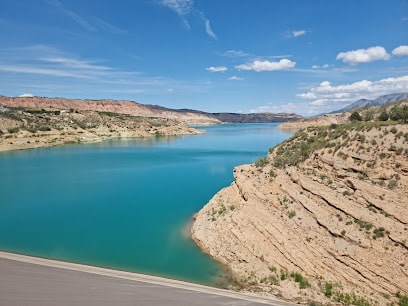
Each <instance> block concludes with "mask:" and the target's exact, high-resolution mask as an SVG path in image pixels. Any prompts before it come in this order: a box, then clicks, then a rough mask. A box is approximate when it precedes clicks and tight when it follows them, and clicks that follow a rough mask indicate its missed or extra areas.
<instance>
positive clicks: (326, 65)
mask: <svg viewBox="0 0 408 306" xmlns="http://www.w3.org/2000/svg"><path fill="white" fill-rule="evenodd" d="M329 67H330V65H329V64H324V65H322V66H319V65H313V66H312V69H320V68H323V69H327V68H329Z"/></svg>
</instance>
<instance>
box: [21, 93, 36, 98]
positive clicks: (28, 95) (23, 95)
mask: <svg viewBox="0 0 408 306" xmlns="http://www.w3.org/2000/svg"><path fill="white" fill-rule="evenodd" d="M18 97H19V98H32V97H34V96H33V95H32V94H29V93H25V94H22V95H19V96H18Z"/></svg>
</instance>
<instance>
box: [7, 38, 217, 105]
mask: <svg viewBox="0 0 408 306" xmlns="http://www.w3.org/2000/svg"><path fill="white" fill-rule="evenodd" d="M0 79H1V82H2V84H3V86H4V87H5V88H10V90H11V89H12V90H13V92H33V91H34V93H35V95H44V96H65V97H74V96H76V97H81V98H86V97H90V98H96V97H99V98H106V94H107V93H108V94H109V96H110V95H111V94H112V93H116V94H118V95H119V96H120V97H126V98H127V99H135V98H136V97H135V96H134V94H140V93H143V94H144V95H151V94H163V93H164V92H166V89H173V90H174V92H205V91H207V90H208V87H209V86H210V85H209V84H205V83H203V82H198V81H192V80H189V81H188V82H187V81H182V80H175V79H171V78H168V77H160V76H147V75H145V74H143V73H141V72H137V71H132V70H126V69H123V68H120V67H115V66H105V65H100V64H99V63H98V62H96V61H94V60H89V59H84V58H80V57H79V56H76V55H73V54H69V53H67V52H64V51H62V50H59V49H56V48H53V47H49V46H45V45H34V46H26V47H19V48H4V47H3V48H0ZM17 84H18V85H17ZM167 92H171V91H168V90H167Z"/></svg>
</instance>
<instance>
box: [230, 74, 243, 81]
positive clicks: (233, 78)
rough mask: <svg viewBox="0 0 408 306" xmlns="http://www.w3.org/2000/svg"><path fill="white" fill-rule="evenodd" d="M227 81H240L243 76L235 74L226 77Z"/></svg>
mask: <svg viewBox="0 0 408 306" xmlns="http://www.w3.org/2000/svg"><path fill="white" fill-rule="evenodd" d="M228 80H229V81H242V80H243V78H240V77H237V76H236V75H233V76H232V77H229V78H228Z"/></svg>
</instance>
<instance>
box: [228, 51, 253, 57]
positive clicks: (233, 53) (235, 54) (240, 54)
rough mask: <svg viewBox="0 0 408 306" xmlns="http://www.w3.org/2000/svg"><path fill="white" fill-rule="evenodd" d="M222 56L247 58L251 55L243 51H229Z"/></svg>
mask: <svg viewBox="0 0 408 306" xmlns="http://www.w3.org/2000/svg"><path fill="white" fill-rule="evenodd" d="M222 55H224V56H229V57H245V56H249V55H250V54H249V53H246V52H244V51H241V50H228V51H225V52H224V53H223V54H222Z"/></svg>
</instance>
